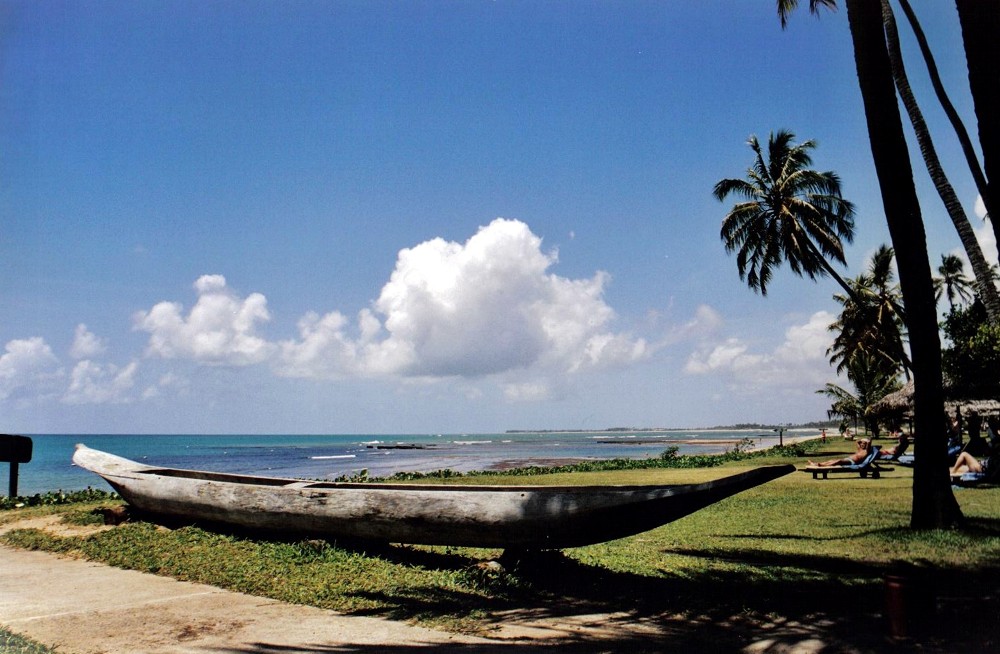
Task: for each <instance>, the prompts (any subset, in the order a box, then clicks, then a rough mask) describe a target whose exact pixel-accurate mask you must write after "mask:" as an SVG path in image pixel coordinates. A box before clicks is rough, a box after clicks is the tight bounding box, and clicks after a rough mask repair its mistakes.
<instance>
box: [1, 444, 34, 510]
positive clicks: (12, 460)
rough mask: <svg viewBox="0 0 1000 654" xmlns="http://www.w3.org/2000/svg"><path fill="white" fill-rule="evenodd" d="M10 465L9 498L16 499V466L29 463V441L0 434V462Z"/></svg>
mask: <svg viewBox="0 0 1000 654" xmlns="http://www.w3.org/2000/svg"><path fill="white" fill-rule="evenodd" d="M4 461H6V462H7V463H9V464H10V497H11V498H14V497H17V466H18V464H19V463H28V462H29V461H31V439H30V438H28V437H27V436H14V435H11V434H0V462H4Z"/></svg>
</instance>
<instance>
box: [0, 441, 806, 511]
mask: <svg viewBox="0 0 1000 654" xmlns="http://www.w3.org/2000/svg"><path fill="white" fill-rule="evenodd" d="M818 433H819V432H818V431H817V430H793V431H792V432H786V435H785V437H786V438H808V437H810V436H815V435H817V434H818ZM31 438H32V441H33V453H32V459H31V461H30V462H29V463H24V464H21V465H20V474H19V482H18V494H19V495H32V494H35V493H44V492H46V491H54V490H80V489H84V488H87V487H88V486H89V487H93V488H101V489H108V488H109V487H108V486H107V484H106V483H105V482H104V480H103V479H101V478H100V477H98V476H96V475H94V474H92V473H90V472H87V471H86V470H82V469H80V468H77V467H76V466H74V465H72V461H71V458H72V456H73V448H74V446H75V444H76V443H84V444H86V445H87V446H89V447H92V448H94V449H98V450H104V451H106V452H110V453H112V454H117V455H119V456H124V457H126V458H129V459H134V460H136V461H142V462H143V463H147V464H150V465H156V466H164V467H171V468H193V469H197V470H212V471H217V472H238V473H244V474H257V475H266V476H274V477H301V478H305V479H334V478H336V477H339V476H342V475H349V474H354V473H358V472H360V471H361V470H367V471H368V474H369V475H370V476H373V477H374V476H379V477H381V476H387V475H391V474H393V473H395V472H400V471H407V472H432V471H435V470H442V469H446V468H447V469H451V470H455V471H461V472H468V471H471V470H487V469H499V468H506V467H516V466H527V465H532V464H534V465H559V464H563V463H571V462H576V461H581V460H592V459H612V458H617V457H628V458H647V457H656V456H658V455H659V454H660V453H661V452H663V451H664V450H665V449H667V448H668V447H672V446H676V447H678V449H679V452H680V453H681V454H695V453H697V454H708V453H717V452H724V451H726V450H730V449H732V448H733V446H734V445H735V444H736V443H737V442H739V441H740V440H741V439H743V438H751V439H752V440H753V442H754V444H755V447H756V448H762V447H770V446H772V445H774V444H776V443H777V442H778V437H777V434H775V433H773V432H769V431H752V430H740V431H724V430H664V431H617V430H616V431H598V432H517V433H503V434H407V435H399V434H394V435H370V434H366V435H358V434H339V435H312V436H289V435H228V436H219V435H204V436H198V435H149V434H142V435H139V434H135V435H127V434H118V435H96V434H88V435H81V434H41V435H32V436H31ZM0 481H2V482H3V483H2V484H0V492H4V493H6V491H7V483H6V482H7V465H6V464H4V463H0Z"/></svg>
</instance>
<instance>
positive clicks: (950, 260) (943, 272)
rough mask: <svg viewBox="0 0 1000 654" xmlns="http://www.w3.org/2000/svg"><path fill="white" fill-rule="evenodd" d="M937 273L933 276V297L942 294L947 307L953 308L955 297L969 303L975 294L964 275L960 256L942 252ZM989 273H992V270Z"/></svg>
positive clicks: (938, 297) (963, 265)
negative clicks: (946, 301)
mask: <svg viewBox="0 0 1000 654" xmlns="http://www.w3.org/2000/svg"><path fill="white" fill-rule="evenodd" d="M937 271H938V275H940V277H935V278H934V297H935V298H936V299H938V300H940V299H941V295H942V294H944V296H945V297H946V298H948V308H950V309H954V308H955V299H956V298H957V299H959V300H960V301H962V302H964V303H966V304H969V303H971V302H972V301H973V300H974V299H975V296H974V295H973V293H972V284H971V283H970V282H969V279H968V278H967V277H966V276H965V263H964V262H963V261H962V259H961V258H960V257H958V256H957V255H954V254H942V255H941V265H940V266H938V269H937ZM990 272H991V275H992V271H990Z"/></svg>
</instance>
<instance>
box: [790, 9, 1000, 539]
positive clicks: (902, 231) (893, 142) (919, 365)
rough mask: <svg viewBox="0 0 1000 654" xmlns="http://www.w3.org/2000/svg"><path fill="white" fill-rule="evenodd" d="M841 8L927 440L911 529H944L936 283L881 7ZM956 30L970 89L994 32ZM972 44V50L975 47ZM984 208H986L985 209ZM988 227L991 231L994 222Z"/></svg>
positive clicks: (993, 143)
mask: <svg viewBox="0 0 1000 654" xmlns="http://www.w3.org/2000/svg"><path fill="white" fill-rule="evenodd" d="M957 3H958V5H959V14H960V18H961V14H962V10H963V7H962V6H963V5H965V6H966V7H967V8H971V6H973V5H975V4H976V0H957ZM797 4H798V2H797V0H778V14H779V16H781V18H782V24H784V21H785V16H786V15H787V13H788V12H790V11H792V10H793V9H794V8H795V6H796V5H797ZM832 4H833V3H832V2H829V3H818V2H812V1H811V2H810V9H812V11H813V12H816V11H817V10H818V7H819V6H820V5H822V6H826V7H831V5H832ZM846 4H847V20H848V23H849V25H850V30H851V42H852V44H853V46H854V64H855V68H856V70H857V74H858V88H859V89H860V91H861V100H862V103H863V104H864V111H865V120H866V122H867V124H868V141H869V144H870V146H871V150H872V158H873V160H874V163H875V172H876V175H877V177H878V181H879V188H880V190H881V192H882V206H883V208H884V209H885V217H886V224H887V225H888V226H889V234H890V236H891V238H892V244H893V247H894V248H895V250H896V252H897V255H898V263H899V281H900V289H901V291H902V294H903V302H904V305H905V306H906V326H907V328H908V331H909V335H910V350H911V354H912V357H913V373H914V382H915V385H914V427H915V428H916V431H917V433H920V434H925V435H926V437H927V438H928V440H927V442H926V443H925V445H922V446H921V448H922V449H921V456H920V457H919V458H918V459H917V463H916V465H915V466H914V472H913V506H912V509H911V512H910V526H911V527H913V528H915V529H920V528H939V527H950V526H953V525H955V524H956V523H958V522H960V521H961V520H962V510H961V508H959V506H958V502H957V501H956V500H955V494H954V493H953V492H952V490H951V482H950V480H949V478H948V475H947V462H948V458H947V439H946V436H945V435H944V433H943V431H942V430H941V418H942V415H943V414H944V392H943V389H942V379H941V340H940V338H939V336H938V327H937V315H936V314H937V311H936V303H935V301H934V283H933V281H932V278H931V266H930V258H929V257H928V254H927V235H926V232H925V230H924V223H923V218H922V217H921V213H920V203H919V201H918V200H917V192H916V186H915V184H914V182H913V170H912V168H911V167H910V163H909V161H910V159H909V150H908V148H907V146H906V137H905V135H904V133H903V124H902V120H901V118H900V116H899V108H898V107H897V105H896V91H895V81H894V80H893V76H892V64H891V62H890V61H889V53H888V49H887V47H886V36H885V27H884V23H883V16H882V8H881V3H878V2H874V1H873V0H846ZM983 4H987V2H984V3H983ZM988 4H989V5H990V8H989V11H990V12H991V13H990V14H989V15H990V17H992V18H1000V10H998V7H1000V0H988ZM994 22H995V21H994ZM962 27H963V40H964V42H965V47H966V53H967V59H969V61H970V74H969V76H970V86H975V84H974V83H972V81H971V80H972V78H973V70H972V69H973V65H972V60H973V59H975V60H976V64H977V66H978V67H977V70H976V74H977V75H980V74H983V73H985V72H986V70H987V69H988V67H989V66H991V65H992V66H995V65H996V64H995V55H994V54H993V51H992V48H993V40H992V39H994V37H995V34H996V31H993V32H992V33H991V34H987V32H989V30H984V32H983V33H980V34H978V35H977V37H980V38H976V39H975V43H970V41H971V40H972V39H970V37H969V36H966V35H965V30H966V25H965V21H964V20H963V26H962ZM970 29H972V28H970ZM987 37H988V38H987ZM974 47H975V48H978V49H973V48H974ZM991 57H992V58H991ZM979 79H980V81H984V80H982V78H979ZM980 89H981V93H980V94H978V97H977V98H976V99H981V100H982V101H983V102H981V103H980V102H976V109H977V116H979V117H980V142H981V143H982V144H983V150H984V151H985V150H986V149H987V147H986V143H987V141H988V142H989V144H990V148H991V152H993V153H994V154H996V155H1000V138H987V137H986V136H985V135H984V134H983V123H984V122H985V121H987V120H990V119H992V114H990V113H988V112H990V111H992V110H993V106H992V103H989V102H988V100H989V98H991V97H996V94H995V93H994V94H993V95H990V90H989V88H987V86H982V87H980ZM993 120H994V121H995V119H993ZM993 125H996V122H994V123H993ZM994 134H998V131H997V130H994V131H993V132H990V135H991V136H992V135H994ZM984 160H986V161H987V166H986V174H987V175H989V174H990V172H991V171H990V168H989V165H988V163H989V158H988V157H986V156H984ZM993 161H994V162H996V163H1000V156H996V157H994V159H993ZM984 199H985V198H984ZM987 210H988V211H992V210H991V208H990V205H989V204H987ZM993 227H994V230H995V231H996V230H997V224H996V222H994V224H993ZM998 241H1000V238H998ZM923 448H926V450H925V449H923ZM925 456H926V458H925Z"/></svg>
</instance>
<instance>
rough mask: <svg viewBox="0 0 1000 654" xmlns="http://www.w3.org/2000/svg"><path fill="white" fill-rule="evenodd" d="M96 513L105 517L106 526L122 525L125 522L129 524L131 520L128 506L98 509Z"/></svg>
mask: <svg viewBox="0 0 1000 654" xmlns="http://www.w3.org/2000/svg"><path fill="white" fill-rule="evenodd" d="M95 513H100V514H101V515H102V516H104V524H106V525H120V524H122V523H123V522H128V519H129V512H128V507H127V506H113V507H110V508H106V507H102V508H100V509H96V510H95Z"/></svg>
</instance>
